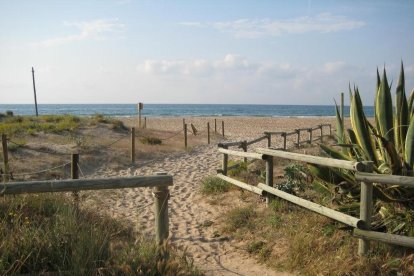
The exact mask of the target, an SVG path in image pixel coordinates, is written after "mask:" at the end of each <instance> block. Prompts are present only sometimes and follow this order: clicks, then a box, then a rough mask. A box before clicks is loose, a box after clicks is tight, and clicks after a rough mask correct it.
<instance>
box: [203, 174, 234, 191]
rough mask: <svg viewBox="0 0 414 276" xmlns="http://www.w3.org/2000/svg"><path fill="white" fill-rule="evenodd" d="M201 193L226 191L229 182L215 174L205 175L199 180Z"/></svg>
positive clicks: (229, 185) (228, 187)
mask: <svg viewBox="0 0 414 276" xmlns="http://www.w3.org/2000/svg"><path fill="white" fill-rule="evenodd" d="M201 185H202V186H201V192H202V193H203V194H220V193H225V192H227V191H228V190H229V189H230V187H231V184H230V183H228V182H226V181H224V180H222V179H220V178H218V177H215V176H207V177H206V178H204V179H203V180H202V182H201Z"/></svg>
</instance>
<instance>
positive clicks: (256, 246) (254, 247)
mask: <svg viewBox="0 0 414 276" xmlns="http://www.w3.org/2000/svg"><path fill="white" fill-rule="evenodd" d="M265 245H266V243H265V242H264V241H252V242H250V243H249V244H248V245H247V252H249V253H250V254H257V253H259V252H260V250H261V249H262V248H263V247H264V246H265Z"/></svg>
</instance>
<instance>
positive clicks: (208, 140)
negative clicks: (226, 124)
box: [207, 122, 210, 145]
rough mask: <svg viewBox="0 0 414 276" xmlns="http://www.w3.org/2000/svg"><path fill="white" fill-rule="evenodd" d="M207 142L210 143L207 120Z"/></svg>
mask: <svg viewBox="0 0 414 276" xmlns="http://www.w3.org/2000/svg"><path fill="white" fill-rule="evenodd" d="M207 144H209V145H210V123H209V122H207Z"/></svg>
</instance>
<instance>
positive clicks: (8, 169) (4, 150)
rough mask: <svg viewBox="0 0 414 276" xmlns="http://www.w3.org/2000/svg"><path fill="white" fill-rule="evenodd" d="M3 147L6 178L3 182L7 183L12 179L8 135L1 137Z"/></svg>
mask: <svg viewBox="0 0 414 276" xmlns="http://www.w3.org/2000/svg"><path fill="white" fill-rule="evenodd" d="M1 145H2V147H3V163H4V177H3V181H4V182H7V181H9V178H10V168H9V153H8V149H7V135H6V134H2V135H1Z"/></svg>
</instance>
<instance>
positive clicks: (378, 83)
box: [374, 67, 381, 126]
mask: <svg viewBox="0 0 414 276" xmlns="http://www.w3.org/2000/svg"><path fill="white" fill-rule="evenodd" d="M380 85H381V78H380V74H379V71H378V67H377V85H376V87H375V88H376V89H375V99H377V98H378V91H379V88H380ZM376 110H377V101H374V112H375V111H376ZM374 115H375V114H374ZM374 118H375V125H376V126H378V119H377V116H374Z"/></svg>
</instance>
